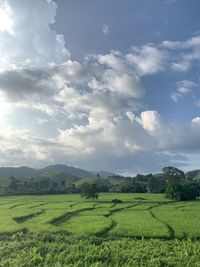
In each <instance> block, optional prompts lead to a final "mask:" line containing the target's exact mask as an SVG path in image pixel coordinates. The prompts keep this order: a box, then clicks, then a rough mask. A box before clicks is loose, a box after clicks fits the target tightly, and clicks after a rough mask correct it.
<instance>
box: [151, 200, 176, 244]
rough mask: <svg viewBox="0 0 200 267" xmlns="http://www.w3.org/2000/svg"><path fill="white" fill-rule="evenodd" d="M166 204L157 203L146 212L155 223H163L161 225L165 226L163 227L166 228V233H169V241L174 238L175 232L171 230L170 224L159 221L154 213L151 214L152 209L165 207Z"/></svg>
mask: <svg viewBox="0 0 200 267" xmlns="http://www.w3.org/2000/svg"><path fill="white" fill-rule="evenodd" d="M166 204H168V203H158V204H156V205H153V206H151V207H149V208H148V209H147V210H148V211H149V213H150V215H151V216H152V217H153V218H154V219H155V220H157V221H159V222H161V223H163V224H164V225H165V227H167V230H168V233H169V238H170V239H173V238H175V231H174V229H173V228H172V226H171V225H170V224H168V223H166V222H165V221H163V220H161V219H159V218H158V217H157V216H156V215H155V213H154V212H153V209H154V208H156V207H159V206H161V205H166Z"/></svg>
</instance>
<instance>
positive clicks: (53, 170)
mask: <svg viewBox="0 0 200 267" xmlns="http://www.w3.org/2000/svg"><path fill="white" fill-rule="evenodd" d="M58 173H62V174H68V175H71V176H73V177H77V178H79V179H83V178H96V177H97V175H98V174H99V175H100V177H103V178H107V177H108V176H111V175H113V173H109V172H105V171H100V172H96V171H94V172H89V171H86V170H83V169H79V168H75V167H71V166H67V165H61V164H57V165H51V166H48V167H45V168H42V169H34V168H30V167H26V166H22V167H0V177H9V176H14V177H16V178H30V177H32V176H52V175H54V174H58Z"/></svg>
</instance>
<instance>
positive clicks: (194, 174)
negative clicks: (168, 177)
mask: <svg viewBox="0 0 200 267" xmlns="http://www.w3.org/2000/svg"><path fill="white" fill-rule="evenodd" d="M186 174H187V176H188V177H189V178H190V179H192V180H200V170H193V171H189V172H187V173H186Z"/></svg>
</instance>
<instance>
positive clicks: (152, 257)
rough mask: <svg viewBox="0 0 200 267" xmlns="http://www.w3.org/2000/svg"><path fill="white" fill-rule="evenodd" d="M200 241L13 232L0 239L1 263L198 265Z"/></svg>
mask: <svg viewBox="0 0 200 267" xmlns="http://www.w3.org/2000/svg"><path fill="white" fill-rule="evenodd" d="M199 262H200V243H199V242H197V241H193V242H191V241H190V240H184V241H181V240H170V241H163V240H155V239H154V240H145V239H142V240H135V239H130V238H125V239H124V238H122V239H113V240H108V239H101V238H89V237H88V238H83V237H81V238H79V237H76V236H75V237H72V236H67V235H64V234H61V233H60V234H59V233H58V234H53V233H44V234H19V233H18V234H15V235H12V236H11V237H9V236H2V237H1V240H0V266H2V267H7V266H17V267H35V266H37V267H47V266H48V267H66V266H69V267H70V266H71V267H83V266H96V267H97V266H99V267H100V266H101V267H119V266H125V267H132V266H134V267H161V266H163V267H182V266H185V267H191V266H192V267H199Z"/></svg>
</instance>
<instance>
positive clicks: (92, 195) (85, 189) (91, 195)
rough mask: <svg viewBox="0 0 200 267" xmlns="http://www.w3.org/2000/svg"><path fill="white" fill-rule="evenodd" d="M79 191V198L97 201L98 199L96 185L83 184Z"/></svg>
mask: <svg viewBox="0 0 200 267" xmlns="http://www.w3.org/2000/svg"><path fill="white" fill-rule="evenodd" d="M80 191H81V197H85V198H86V199H97V198H98V197H99V195H98V194H97V185H96V184H89V183H83V184H82V185H81V187H80Z"/></svg>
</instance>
